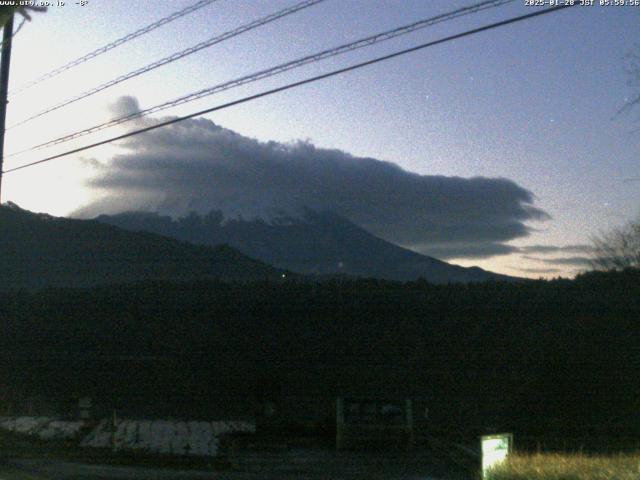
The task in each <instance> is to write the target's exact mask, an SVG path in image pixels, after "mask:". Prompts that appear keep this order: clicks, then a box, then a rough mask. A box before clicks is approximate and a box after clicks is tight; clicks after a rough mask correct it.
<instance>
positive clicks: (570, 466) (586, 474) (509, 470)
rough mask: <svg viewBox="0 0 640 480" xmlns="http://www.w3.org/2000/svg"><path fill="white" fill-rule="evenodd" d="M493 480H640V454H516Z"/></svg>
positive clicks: (494, 474)
mask: <svg viewBox="0 0 640 480" xmlns="http://www.w3.org/2000/svg"><path fill="white" fill-rule="evenodd" d="M489 479H490V480H639V479H640V454H638V453H636V454H614V455H586V454H582V453H572V454H556V453H537V454H531V455H525V454H514V455H512V456H511V459H510V460H509V461H508V462H506V463H505V464H504V465H502V466H500V467H497V468H495V469H493V470H492V471H491V472H490V474H489Z"/></svg>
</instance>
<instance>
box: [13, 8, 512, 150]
mask: <svg viewBox="0 0 640 480" xmlns="http://www.w3.org/2000/svg"><path fill="white" fill-rule="evenodd" d="M514 1H515V0H486V1H483V2H480V3H478V4H473V5H470V6H467V7H463V8H459V9H457V10H454V11H452V12H448V13H444V14H441V15H437V16H435V17H430V18H426V19H422V20H419V21H417V22H413V23H410V24H408V25H404V26H401V27H398V28H395V29H392V30H388V31H386V32H382V33H378V34H375V35H371V36H368V37H365V38H362V39H359V40H356V41H354V42H351V43H347V44H343V45H340V46H338V47H334V48H331V49H327V50H323V51H321V52H318V53H314V54H312V55H307V56H305V57H302V58H298V59H296V60H292V61H290V62H286V63H282V64H280V65H277V66H275V67H271V68H268V69H266V70H261V71H258V72H255V73H252V74H250V75H245V76H243V77H240V78H237V79H234V80H231V81H228V82H224V83H221V84H218V85H214V86H212V87H208V88H206V89H203V90H200V91H197V92H194V93H191V94H189V95H185V96H182V97H179V98H176V99H174V100H170V101H168V102H164V103H161V104H158V105H155V106H153V107H149V108H147V109H144V110H140V111H138V112H134V113H130V114H128V115H124V116H122V117H118V118H114V119H112V120H109V121H107V122H104V123H101V124H98V125H94V126H92V127H89V128H85V129H84V130H80V131H78V132H75V133H71V134H68V135H64V136H62V137H58V138H56V139H53V140H49V141H47V142H44V143H41V144H38V145H35V146H33V147H30V148H27V149H25V150H20V151H18V152H14V153H12V154H10V155H8V157H12V156H15V155H19V154H22V153H25V152H30V151H34V150H40V149H43V148H47V147H51V146H54V145H58V144H60V143H66V142H68V141H70V140H74V139H76V138H79V137H83V136H85V135H89V134H91V133H95V132H98V131H100V130H104V129H105V128H109V127H113V126H116V125H119V124H121V123H125V122H128V121H131V120H134V119H136V118H140V117H143V116H147V115H150V114H152V113H156V112H160V111H162V110H166V109H168V108H171V107H174V106H177V105H182V104H184V103H188V102H191V101H194V100H197V99H200V98H203V97H206V96H209V95H213V94H215V93H219V92H222V91H225V90H229V89H231V88H235V87H239V86H241V85H245V84H248V83H252V82H256V81H258V80H263V79H265V78H268V77H272V76H274V75H277V74H280V73H284V72H286V71H289V70H292V69H294V68H298V67H301V66H304V65H307V64H310V63H315V62H318V61H320V60H324V59H326V58H330V57H334V56H337V55H341V54H343V53H347V52H351V51H353V50H357V49H359V48H363V47H368V46H371V45H375V44H377V43H380V42H384V41H387V40H391V39H392V38H395V37H398V36H401V35H406V34H408V33H411V32H414V31H416V30H419V29H422V28H426V27H429V26H432V25H435V24H437V23H441V22H445V21H449V20H453V19H454V18H458V17H461V16H464V15H470V14H472V13H477V12H479V11H482V10H486V9H489V8H495V7H499V6H502V5H505V4H508V3H512V2H514Z"/></svg>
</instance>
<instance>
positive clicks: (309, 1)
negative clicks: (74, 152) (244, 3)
mask: <svg viewBox="0 0 640 480" xmlns="http://www.w3.org/2000/svg"><path fill="white" fill-rule="evenodd" d="M324 1H325V0H304V1H302V2H300V3H297V4H295V5H293V6H291V7H287V8H284V9H282V10H280V11H278V12H276V13H272V14H270V15H267V16H266V17H262V18H260V19H258V20H254V21H253V22H251V23H248V24H246V25H242V26H240V27H238V28H235V29H233V30H229V31H228V32H225V33H223V34H221V35H217V36H215V37H212V38H210V39H209V40H205V41H204V42H200V43H198V44H197V45H194V46H192V47H189V48H187V49H185V50H182V51H180V52H176V53H174V54H172V55H169V56H168V57H165V58H162V59H160V60H158V61H156V62H153V63H150V64H149V65H147V66H145V67H142V68H138V69H136V70H133V71H132V72H129V73H126V74H124V75H120V76H119V77H116V78H114V79H112V80H109V81H108V82H105V83H103V84H100V85H98V86H97V87H94V88H92V89H90V90H87V91H85V92H82V93H80V94H78V95H75V96H73V97H71V98H68V99H67V100H64V101H62V102H60V103H58V104H56V105H53V106H51V107H49V108H46V109H45V110H42V111H41V112H39V113H36V114H35V115H32V116H31V117H28V118H25V119H24V120H22V121H20V122H18V123H16V124H14V125H11V126H10V127H9V129H11V128H14V127H17V126H20V125H23V124H25V123H27V122H29V121H31V120H34V119H36V118H38V117H41V116H42V115H46V114H47V113H50V112H53V111H55V110H58V109H60V108H62V107H66V106H67V105H70V104H72V103H75V102H77V101H78V100H82V99H84V98H87V97H90V96H91V95H95V94H96V93H98V92H101V91H102V90H106V89H107V88H109V87H113V86H114V85H117V84H119V83H122V82H124V81H125V80H129V79H131V78H134V77H137V76H138V75H142V74H143V73H147V72H150V71H151V70H155V69H156V68H159V67H162V66H163V65H167V64H169V63H173V62H175V61H176V60H179V59H181V58H184V57H186V56H187V55H191V54H192V53H195V52H198V51H200V50H202V49H204V48H208V47H211V46H213V45H216V44H218V43H222V42H224V41H225V40H228V39H230V38H233V37H236V36H238V35H240V34H242V33H245V32H248V31H249V30H253V29H254V28H258V27H261V26H262V25H266V24H267V23H271V22H274V21H276V20H278V19H280V18H283V17H286V16H287V15H291V14H293V13H295V12H298V11H300V10H303V9H305V8H309V7H311V6H313V5H315V4H317V3H321V2H324Z"/></svg>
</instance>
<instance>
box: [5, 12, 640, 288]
mask: <svg viewBox="0 0 640 480" xmlns="http://www.w3.org/2000/svg"><path fill="white" fill-rule="evenodd" d="M77 3H78V4H77ZM80 3H83V2H75V0H74V1H67V2H66V3H65V5H64V6H54V7H50V8H49V10H48V11H47V12H46V13H44V14H34V15H33V18H32V21H30V22H26V23H25V24H24V25H23V27H22V28H21V29H20V31H19V32H18V33H17V34H16V36H15V39H14V44H13V52H12V60H11V61H12V64H11V75H10V91H15V90H16V89H18V88H19V87H20V86H21V85H24V84H25V83H27V82H29V81H30V80H32V79H33V78H35V77H38V76H40V75H42V74H44V73H46V72H49V71H51V70H53V69H55V68H57V67H59V66H60V65H63V64H65V63H67V62H69V61H71V60H73V59H75V58H78V57H80V56H82V55H84V54H86V53H88V52H90V51H92V50H94V49H96V48H99V47H101V46H103V45H105V44H107V43H109V42H111V41H113V40H115V39H117V38H120V37H122V36H124V35H127V34H129V33H131V32H133V31H135V30H137V29H138V28H141V27H144V26H146V25H148V24H150V23H152V22H153V21H156V20H158V19H160V18H163V17H165V16H167V15H169V14H171V13H173V12H175V11H178V10H180V9H182V8H184V7H186V6H188V5H191V4H193V3H195V0H188V1H182V0H180V1H178V0H175V1H168V0H161V1H143V0H134V1H130V0H109V1H107V0H89V1H88V2H84V5H80ZM295 3H297V2H296V0H288V1H285V0H269V1H266V0H218V1H216V2H213V3H212V4H211V5H208V6H206V7H204V8H202V9H200V10H198V11H197V12H194V13H191V14H189V15H187V16H185V17H183V18H180V19H178V20H176V21H174V22H171V23H170V24H168V25H165V26H162V27H160V28H158V29H156V30H154V31H153V32H151V33H149V34H147V35H144V36H142V37H139V38H137V39H135V40H132V41H130V42H128V43H126V44H124V45H121V46H119V47H117V48H115V49H113V50H111V51H110V52H108V53H106V54H104V55H101V56H99V57H97V58H95V59H93V60H91V61H88V62H86V63H83V64H81V65H79V66H77V67H75V68H73V69H70V70H68V71H67V72H65V73H63V74H61V75H59V76H57V77H55V78H53V79H51V80H48V81H46V82H42V83H41V84H39V85H37V86H35V87H32V88H30V89H27V90H25V91H23V92H19V93H17V94H13V95H11V96H10V103H9V105H8V112H7V125H8V126H12V125H14V124H15V123H18V122H20V121H21V120H23V119H25V118H27V117H29V116H31V115H32V114H34V113H37V112H39V111H41V110H43V109H44V108H47V107H49V106H51V105H54V104H56V103H58V102H61V101H64V100H66V99H67V98H70V97H73V96H75V95H77V94H79V93H81V92H83V91H86V90H88V89H91V88H93V87H95V86H96V85H99V84H101V83H103V82H105V81H108V80H111V79H113V78H115V77H117V76H119V75H123V74H126V73H128V72H130V71H132V70H135V69H137V68H139V67H141V66H144V65H147V64H149V63H151V62H153V61H156V60H158V59H160V58H163V57H165V56H167V55H170V54H172V53H174V52H177V51H179V50H182V49H184V48H188V47H190V46H192V45H195V44H197V43H199V42H202V41H204V40H206V39H208V38H210V37H213V36H215V35H219V34H221V33H224V32H226V31H229V30H232V29H234V28H237V27H239V26H241V25H244V24H247V23H249V22H251V21H253V20H255V19H258V18H261V17H263V16H265V15H269V14H271V13H273V12H276V11H278V10H280V9H283V8H286V7H288V6H290V5H293V4H295ZM472 3H475V2H474V1H473V0H465V1H462V0H460V1H458V0H430V1H426V0H421V1H418V0H404V1H400V0H325V1H324V2H321V3H319V4H316V5H313V6H311V7H309V8H306V9H304V10H301V11H299V12H297V13H295V14H292V15H289V16H287V17H285V18H282V19H279V20H277V21H274V22H272V23H270V24H268V25H264V26H262V27H259V28H256V29H254V30H251V31H250V32H246V33H244V34H242V35H239V36H237V37H234V38H232V39H230V40H228V41H225V42H222V43H220V44H218V45H215V46H212V47H210V48H207V49H204V50H201V51H199V52H197V53H195V54H193V55H190V56H188V57H186V58H183V59H181V60H178V61H176V62H173V63H171V64H170V65H166V66H163V67H161V68H158V69H156V70H154V71H152V72H149V73H147V74H144V75H141V76H138V77H136V78H134V79H131V80H128V81H125V82H122V83H120V84H118V85H116V86H114V87H112V88H109V89H106V90H104V91H102V92H100V93H98V94H96V95H93V96H91V97H89V98H86V99H84V100H81V101H78V102H76V103H74V104H72V105H69V106H67V107H65V108H62V109H59V110H57V111H55V112H51V113H49V114H47V115H43V116H42V117H40V118H38V119H35V120H33V121H30V122H28V123H26V124H24V125H22V126H18V127H14V128H10V129H9V130H8V131H7V134H6V147H5V152H6V154H8V155H10V154H11V153H12V152H16V151H19V150H22V149H24V148H26V147H29V146H32V145H35V144H38V143H40V142H43V141H47V140H49V139H52V138H56V137H58V136H60V135H64V134H67V133H71V132H74V131H77V130H81V129H83V128H86V127H89V126H92V125H95V124H99V123H101V122H104V121H106V120H109V119H111V118H114V117H116V116H120V115H122V114H124V113H128V112H132V111H135V110H136V109H140V108H148V107H151V106H154V105H156V104H159V103H162V102H164V101H167V100H171V99H174V98H176V97H179V96H182V95H185V94H188V93H191V92H194V91H197V90H199V89H203V88H207V87H210V86H212V85H216V84H218V83H221V82H225V81H228V80H232V79H235V78H238V77H240V76H243V75H247V74H251V73H253V72H256V71H259V70H262V69H265V68H269V67H271V66H274V65H276V64H279V63H283V62H286V61H289V60H293V59H297V58H299V57H302V56H304V55H308V54H311V53H315V52H318V51H320V50H323V49H326V48H330V47H334V46H338V45H341V44H343V43H347V42H350V41H353V40H357V39H359V38H361V37H364V36H367V35H371V34H374V33H378V32H381V31H385V30H388V29H392V28H396V27H399V26H402V25H405V24H408V23H412V22H415V21H417V20H420V19H423V18H428V17H432V16H434V15H437V14H441V13H446V12H449V11H451V10H454V9H456V8H459V7H462V6H466V5H470V4H472ZM596 3H598V2H596ZM538 8H539V7H530V6H526V5H525V1H524V0H518V1H515V2H512V3H511V4H509V5H505V6H502V7H499V8H495V9H491V10H486V11H484V12H479V13H477V14H474V15H469V16H466V17H463V18H458V19H455V20H452V21H448V22H443V23H441V24H438V25H435V26H432V27H429V28H425V29H422V30H419V31H417V32H414V33H411V34H409V35H406V36H403V37H400V38H396V39H393V40H391V41H388V42H385V43H382V44H378V45H375V46H372V47H368V48H363V49H360V50H358V51H356V52H351V53H348V54H345V55H341V56H339V57H334V58H331V59H326V60H323V61H321V62H318V63H315V64H312V65H307V66H305V67H302V68H299V69H296V70H293V71H290V72H287V73H284V74H281V75H277V76H274V77H272V78H270V79H266V80H263V81H260V82H256V83H253V84H249V85H245V86H242V87H239V88H235V89H231V90H228V91H225V92H222V93H220V94H216V95H213V96H210V97H206V98H203V99H200V100H198V101H195V102H191V103H187V104H185V105H181V106H179V107H176V108H173V109H170V110H166V111H163V112H161V113H158V114H155V115H153V116H152V117H151V118H145V119H140V120H138V121H136V122H131V123H128V124H125V125H122V126H118V127H114V128H112V129H108V130H105V131H103V132H100V133H98V134H95V135H92V136H86V137H83V138H81V139H78V140H75V141H73V142H69V143H65V144H63V145H59V146H56V147H54V148H51V149H46V150H40V151H38V152H31V153H28V154H23V155H17V156H9V157H8V158H6V159H5V165H4V166H5V169H9V168H12V167H15V166H18V165H21V164H24V163H27V162H30V161H35V160H39V159H41V158H43V157H44V156H48V155H51V154H54V153H58V152H63V151H65V150H67V149H70V148H73V147H78V146H82V145H85V144H87V143H91V142H93V141H96V140H99V139H104V138H108V137H110V136H113V135H116V134H120V133H123V132H125V131H127V129H133V128H137V127H140V126H146V125H151V124H152V123H153V122H157V121H158V119H161V118H166V117H171V116H176V115H184V114H189V113H192V112H195V111H198V110H201V109H205V108H207V107H211V106H214V105H218V104H222V103H224V102H228V101H231V100H235V99H238V98H241V97H243V96H246V95H250V94H254V93H258V92H261V91H263V90H267V89H269V88H274V87H277V86H280V85H284V84H286V83H289V82H292V81H296V80H300V79H303V78H306V77H309V76H313V75H317V74H320V73H324V72H327V71H329V70H332V69H336V68H340V67H344V66H347V65H350V64H353V63H356V62H359V61H364V60H367V59H370V58H373V57H376V56H380V55H384V54H387V53H391V52H393V51H396V50H400V49H403V48H407V47H411V46H414V45H418V44H421V43H425V42H428V41H432V40H435V39H438V38H442V37H445V36H448V35H452V34H454V33H458V32H461V31H463V30H467V29H471V28H475V27H478V26H481V25H484V24H487V23H491V22H495V21H498V20H502V19H506V18H509V17H511V16H516V15H521V14H524V13H530V12H533V11H535V10H536V9H538ZM639 21H640V7H613V6H612V7H604V6H602V7H601V6H598V5H595V6H593V7H586V6H584V7H583V6H579V7H574V8H571V9H565V10H563V11H560V12H555V13H552V14H549V15H543V16H541V17H537V18H534V19H531V20H527V21H525V22H521V23H516V24H513V25H509V26H505V27H502V28H499V29H495V30H491V31H488V32H483V33H480V34H477V35H474V36H470V37H466V38H462V39H458V40H455V41H452V42H448V43H445V44H441V45H437V46H435V47H432V48H428V49H425V50H422V51H419V52H414V53H411V54H408V55H405V56H402V57H399V58H395V59H392V60H389V61H386V62H382V63H379V64H376V65H373V66H369V67H365V68H362V69H359V70H357V71H354V72H350V73H347V74H344V75H341V76H337V77H332V78H330V79H326V80H322V81H319V82H316V83H313V84H310V85H306V86H303V87H299V88H296V89H293V90H289V91H287V92H282V93H279V94H275V95H272V96H269V97H265V98H262V99H259V100H256V101H252V102H248V103H244V104H242V105H237V106H235V107H232V108H228V109H225V110H221V111H219V112H215V113H212V114H208V115H205V116H204V117H203V118H200V119H196V120H189V121H187V122H184V123H182V124H176V125H174V126H171V127H166V128H164V129H160V130H156V131H154V132H152V133H148V134H144V135H139V136H136V137H133V138H131V139H129V140H124V141H120V142H118V143H116V144H112V145H109V146H104V147H100V148H96V149H92V150H88V151H85V152H82V153H79V154H76V155H73V156H69V157H65V158H61V159H58V160H55V161H52V162H49V163H47V164H42V165H39V166H34V167H31V168H27V169H24V170H20V171H16V172H13V173H10V174H6V175H5V177H4V180H3V186H2V201H3V202H5V201H12V202H14V203H17V204H18V205H20V206H21V207H23V208H27V209H29V210H34V211H41V212H47V213H51V214H53V215H74V216H84V217H90V216H93V215H97V214H99V213H115V212H116V211H122V210H131V209H147V210H153V211H159V212H161V213H170V214H173V215H180V214H183V213H187V212H188V210H193V209H195V210H198V211H203V212H204V211H207V210H209V209H218V208H222V209H224V210H225V212H226V213H227V214H229V215H236V214H243V215H248V216H251V215H260V216H265V215H267V216H268V215H274V212H287V213H295V212H296V211H299V210H300V209H302V208H304V207H311V208H317V209H332V210H335V211H337V213H340V214H341V215H344V216H345V217H347V218H349V219H350V220H352V221H354V222H355V223H357V224H359V225H361V226H363V227H364V228H366V229H367V230H369V231H371V232H372V233H374V234H376V235H378V236H380V237H382V238H385V239H386V240H389V241H392V242H394V243H397V244H399V245H402V246H405V247H408V248H411V249H413V250H416V251H419V252H421V253H425V254H429V255H433V256H436V257H438V258H442V259H444V260H447V261H449V262H451V263H456V264H460V265H464V266H471V265H478V266H480V267H482V268H486V269H489V270H493V271H496V272H500V273H505V274H509V275H518V276H529V277H535V278H537V277H547V278H549V277H555V276H559V275H562V276H573V275H575V274H576V273H578V272H580V271H583V270H585V269H587V268H588V266H589V265H588V263H587V259H588V256H589V254H588V249H587V248H586V246H588V245H589V244H590V242H591V239H592V238H593V236H594V235H598V234H600V233H602V232H606V231H609V230H610V229H612V228H615V227H617V226H620V225H623V224H624V223H625V222H628V221H631V220H633V219H635V218H637V216H638V214H639V213H640V162H639V161H638V160H639V158H638V157H639V154H640V134H639V133H638V128H639V127H640V111H639V112H631V113H629V114H622V115H619V114H617V112H618V111H619V109H620V108H621V107H622V106H623V105H624V104H625V101H628V100H629V99H630V98H633V96H634V93H635V94H637V93H638V92H637V91H634V90H633V88H632V87H631V86H629V85H628V82H629V76H628V74H627V73H626V72H625V69H626V67H628V64H629V60H628V58H627V55H628V54H629V53H630V52H632V51H633V50H634V46H635V45H638V44H640V29H638V23H639ZM19 23H20V22H19V21H17V24H19ZM637 48H640V47H637Z"/></svg>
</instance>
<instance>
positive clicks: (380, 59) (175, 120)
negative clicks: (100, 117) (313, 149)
mask: <svg viewBox="0 0 640 480" xmlns="http://www.w3.org/2000/svg"><path fill="white" fill-rule="evenodd" d="M576 5H578V4H577V3H575V4H565V5H561V6H558V7H552V8H546V9H543V10H538V11H535V12H532V13H528V14H526V15H520V16H518V17H512V18H509V19H507V20H502V21H500V22H496V23H491V24H489V25H485V26H482V27H478V28H474V29H472V30H467V31H465V32H462V33H457V34H455V35H450V36H448V37H444V38H441V39H439V40H434V41H431V42H427V43H423V44H421V45H418V46H415V47H411V48H407V49H404V50H399V51H397V52H394V53H390V54H388V55H384V56H381V57H376V58H374V59H372V60H367V61H365V62H361V63H357V64H354V65H350V66H348V67H344V68H340V69H338V70H332V71H331V72H328V73H323V74H321V75H316V76H314V77H310V78H306V79H304V80H300V81H298V82H293V83H289V84H287V85H284V86H282V87H277V88H273V89H271V90H266V91H264V92H260V93H257V94H255V95H250V96H248V97H244V98H241V99H239V100H234V101H232V102H228V103H224V104H222V105H217V106H215V107H211V108H207V109H205V110H200V111H199V112H195V113H191V114H189V115H185V116H182V117H176V118H173V119H171V120H166V121H164V122H160V123H157V124H155V125H151V126H149V127H145V128H141V129H139V130H134V131H132V132H128V133H124V134H122V135H118V136H116V137H112V138H109V139H107V140H102V141H100V142H95V143H92V144H90V145H85V146H83V147H79V148H74V149H72V150H68V151H66V152H63V153H59V154H57V155H52V156H50V157H47V158H43V159H41V160H37V161H35V162H30V163H27V164H24V165H20V166H18V167H14V168H10V169H9V170H5V171H4V172H2V173H11V172H15V171H17V170H22V169H24V168H28V167H32V166H34V165H39V164H41V163H45V162H50V161H52V160H56V159H58V158H62V157H66V156H68V155H72V154H74V153H79V152H83V151H85V150H89V149H91V148H95V147H99V146H101V145H106V144H108V143H112V142H115V141H118V140H123V139H125V138H128V137H132V136H135V135H139V134H141V133H146V132H149V131H151V130H156V129H158V128H162V127H166V126H168V125H172V124H174V123H178V122H183V121H185V120H189V119H191V118H194V117H199V116H200V115H205V114H207V113H212V112H216V111H218V110H223V109H225V108H229V107H233V106H235V105H240V104H242V103H246V102H250V101H252V100H257V99H259V98H262V97H266V96H269V95H273V94H275V93H279V92H283V91H285V90H290V89H292V88H296V87H299V86H302V85H306V84H309V83H313V82H316V81H319V80H323V79H325V78H330V77H334V76H336V75H340V74H343V73H347V72H350V71H353V70H357V69H359V68H362V67H366V66H369V65H373V64H376V63H380V62H383V61H386V60H390V59H392V58H395V57H399V56H401V55H405V54H408V53H412V52H416V51H418V50H422V49H425V48H428V47H433V46H435V45H439V44H441V43H446V42H450V41H452V40H457V39H459V38H463V37H467V36H470V35H474V34H476V33H480V32H484V31H487V30H493V29H495V28H499V27H503V26H505V25H509V24H512V23H516V22H520V21H523V20H528V19H530V18H533V17H538V16H540V15H545V14H547V13H551V12H555V11H558V10H563V9H565V8H570V7H574V6H576Z"/></svg>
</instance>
